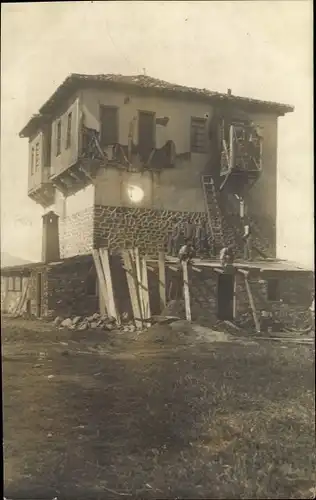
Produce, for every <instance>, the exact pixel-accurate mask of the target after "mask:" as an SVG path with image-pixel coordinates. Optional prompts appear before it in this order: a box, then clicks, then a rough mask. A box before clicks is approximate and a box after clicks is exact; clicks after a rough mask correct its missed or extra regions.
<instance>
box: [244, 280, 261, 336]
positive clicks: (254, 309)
mask: <svg viewBox="0 0 316 500" xmlns="http://www.w3.org/2000/svg"><path fill="white" fill-rule="evenodd" d="M245 285H246V290H247V293H248V298H249V303H250V307H251V310H252V316H253V320H254V322H255V326H256V332H257V333H260V323H259V320H258V316H257V311H256V306H255V303H254V300H253V296H252V292H251V288H250V285H249V282H248V279H247V276H245Z"/></svg>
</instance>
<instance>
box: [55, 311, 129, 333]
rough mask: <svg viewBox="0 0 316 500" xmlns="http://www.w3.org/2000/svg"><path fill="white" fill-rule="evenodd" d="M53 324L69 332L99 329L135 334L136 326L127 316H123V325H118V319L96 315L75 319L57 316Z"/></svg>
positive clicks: (76, 317)
mask: <svg viewBox="0 0 316 500" xmlns="http://www.w3.org/2000/svg"><path fill="white" fill-rule="evenodd" d="M53 324H54V325H55V326H56V327H57V328H59V329H64V328H67V329H68V330H89V329H98V330H105V331H112V330H122V331H124V332H135V331H136V326H135V325H134V322H133V321H130V320H129V319H128V316H127V315H125V316H124V315H123V321H122V324H121V325H118V324H117V322H116V319H115V318H113V317H111V316H107V315H106V314H103V315H101V314H99V313H94V314H92V315H91V316H86V317H82V316H75V317H73V318H61V317H60V316H57V317H56V318H55V319H54V321H53Z"/></svg>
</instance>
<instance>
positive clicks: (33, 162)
mask: <svg viewBox="0 0 316 500" xmlns="http://www.w3.org/2000/svg"><path fill="white" fill-rule="evenodd" d="M34 172H35V148H34V147H32V149H31V175H33V174H34Z"/></svg>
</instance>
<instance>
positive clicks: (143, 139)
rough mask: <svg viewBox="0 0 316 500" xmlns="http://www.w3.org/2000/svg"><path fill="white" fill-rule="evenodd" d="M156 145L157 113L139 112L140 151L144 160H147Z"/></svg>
mask: <svg viewBox="0 0 316 500" xmlns="http://www.w3.org/2000/svg"><path fill="white" fill-rule="evenodd" d="M154 147H155V113H152V112H151V111H139V113H138V151H139V154H140V157H141V159H142V160H143V161H147V160H148V158H149V155H150V153H151V151H152V150H153V149H154Z"/></svg>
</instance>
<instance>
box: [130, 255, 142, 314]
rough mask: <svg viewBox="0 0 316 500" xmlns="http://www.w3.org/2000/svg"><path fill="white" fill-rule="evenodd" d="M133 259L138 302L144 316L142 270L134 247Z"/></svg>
mask: <svg viewBox="0 0 316 500" xmlns="http://www.w3.org/2000/svg"><path fill="white" fill-rule="evenodd" d="M133 254H134V261H135V268H136V279H137V282H136V286H137V290H138V295H139V302H140V309H141V312H142V318H145V311H144V304H143V287H142V283H143V281H142V272H141V263H140V257H139V250H138V248H134V252H133Z"/></svg>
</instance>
